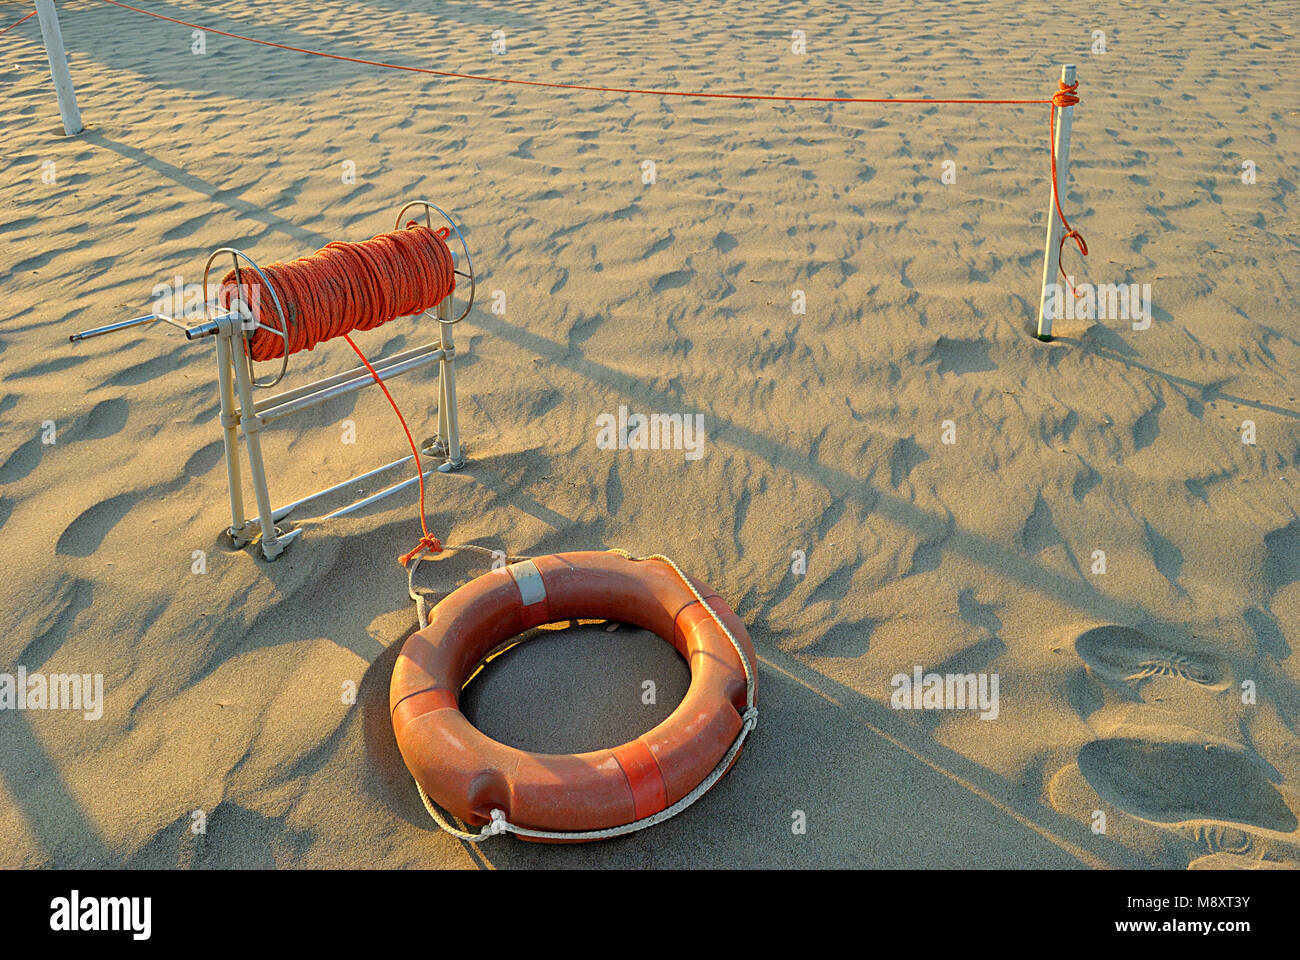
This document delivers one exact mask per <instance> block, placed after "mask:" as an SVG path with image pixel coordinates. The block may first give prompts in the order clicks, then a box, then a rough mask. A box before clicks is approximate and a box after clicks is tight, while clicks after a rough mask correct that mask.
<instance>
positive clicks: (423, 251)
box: [217, 221, 456, 566]
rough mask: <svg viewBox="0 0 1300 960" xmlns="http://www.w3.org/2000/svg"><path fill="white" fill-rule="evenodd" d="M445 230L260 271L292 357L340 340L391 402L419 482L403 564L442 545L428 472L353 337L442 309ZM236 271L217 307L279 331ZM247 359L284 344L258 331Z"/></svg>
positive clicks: (412, 230) (423, 230) (413, 231)
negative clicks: (432, 515) (430, 517)
mask: <svg viewBox="0 0 1300 960" xmlns="http://www.w3.org/2000/svg"><path fill="white" fill-rule="evenodd" d="M449 232H450V231H449V230H448V229H447V228H446V227H443V228H441V229H439V230H436V231H435V230H430V229H429V228H428V227H426V226H422V225H420V224H417V223H415V222H414V221H411V222H409V223H408V224H407V225H406V229H405V230H395V231H393V232H392V233H381V234H379V236H377V237H373V238H372V239H370V240H363V241H361V242H360V243H342V242H336V243H330V244H327V245H326V246H325V247H324V248H323V249H321V250H318V251H317V252H316V253H313V254H311V255H310V256H307V257H300V258H299V259H297V260H293V261H290V262H289V263H273V264H270V265H269V266H266V267H263V268H262V271H263V272H264V273H265V274H266V276H267V278H268V279H269V280H270V281H271V284H272V286H274V288H275V292H276V294H277V295H278V297H279V301H280V305H281V307H283V308H284V312H285V314H287V316H288V320H289V329H288V338H289V352H290V353H297V352H298V351H299V350H310V349H312V348H313V347H315V346H316V344H318V343H321V342H323V341H325V340H330V339H333V338H334V337H342V338H343V339H344V340H346V341H347V342H348V346H350V347H351V348H352V349H353V350H354V351H356V354H357V356H358V357H360V358H361V362H362V363H363V364H365V367H366V369H367V370H369V371H370V375H371V376H372V377H373V378H374V380H375V383H377V384H379V389H380V390H382V391H383V392H384V396H385V397H387V398H388V404H389V406H391V407H392V408H393V413H395V414H397V419H398V421H399V422H400V423H401V424H402V430H403V432H404V433H405V434H406V442H407V443H408V444H410V447H411V454H412V456H413V457H414V459H415V470H416V476H417V478H418V480H419V483H420V530H421V532H422V534H423V536H421V538H420V542H419V543H418V544H417V545H416V546H415V548H414V549H413V550H411V551H410V552H409V553H407V554H405V555H403V556H402V557H401V558H399V559H400V560H401V563H402V565H403V566H406V564H407V563H409V562H410V560H411V558H412V557H414V556H415V555H416V554H417V553H419V552H420V551H421V550H426V549H427V550H431V551H433V552H434V553H438V552H439V551H441V550H442V543H441V541H439V540H438V538H437V537H435V536H434V535H433V534H431V533H430V532H429V525H428V523H427V521H426V520H425V511H424V467H423V465H422V464H421V463H420V451H419V449H418V447H417V446H416V443H415V438H414V437H412V436H411V428H410V427H408V426H407V425H406V418H405V417H403V416H402V411H401V410H399V409H398V407H397V403H396V401H394V400H393V396H392V394H390V393H389V392H388V387H387V385H386V384H385V383H384V381H383V380H382V379H381V378H380V376H379V374H378V373H377V372H376V371H375V368H374V367H372V366H371V365H370V361H369V360H367V359H366V356H365V354H363V353H362V352H361V348H360V347H358V346H357V345H356V343H354V342H353V340H352V337H351V336H349V334H350V333H351V332H352V331H353V330H372V329H374V328H375V327H378V326H380V325H381V324H384V323H387V322H388V321H389V320H392V319H394V318H396V317H405V316H410V315H412V314H416V313H421V312H423V311H424V310H428V309H429V308H430V307H434V306H437V305H438V304H439V303H441V302H442V301H443V300H444V299H445V298H446V297H448V296H449V295H450V294H451V292H452V291H453V290H454V289H455V288H456V274H455V270H454V260H453V259H452V254H451V250H450V249H449V248H448V247H447V243H446V237H447V235H448V233H449ZM238 277H239V279H240V280H242V281H243V284H242V287H240V286H237V285H236V274H235V271H234V270H231V271H230V272H229V273H228V274H226V277H225V279H224V280H223V281H222V284H221V290H220V291H219V293H218V295H217V296H218V301H219V302H220V304H221V306H222V307H223V308H225V309H227V310H228V309H230V303H231V300H232V299H233V298H234V296H235V295H236V294H239V297H240V299H242V300H243V301H244V303H246V304H249V305H251V306H252V307H253V308H254V309H255V316H257V318H258V320H259V321H260V322H261V323H263V324H265V325H266V326H269V327H273V328H274V330H282V329H284V326H283V323H282V320H281V318H280V316H279V315H278V312H277V310H276V309H275V300H274V299H273V298H272V297H271V295H270V292H269V291H267V290H266V289H265V286H264V284H263V283H262V279H261V277H259V276H258V275H257V272H256V271H254V270H251V269H249V270H241V271H239V274H238ZM247 344H248V353H249V356H250V357H252V359H254V360H273V359H277V358H279V357H282V356H284V340H283V339H282V338H281V337H280V335H279V334H278V333H276V332H274V331H273V330H266V329H262V328H258V329H257V330H255V331H253V333H252V334H251V335H250V336H249V337H248V339H247Z"/></svg>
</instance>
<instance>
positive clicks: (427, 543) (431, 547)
mask: <svg viewBox="0 0 1300 960" xmlns="http://www.w3.org/2000/svg"><path fill="white" fill-rule="evenodd" d="M421 513H423V511H421ZM421 550H428V551H429V552H430V553H442V541H441V540H439V539H438V538H437V537H435V536H434V535H433V534H431V533H429V532H428V531H425V534H424V536H422V537H421V538H420V542H419V543H417V544H416V545H415V549H414V550H412V551H411V552H410V553H404V554H402V555H401V556H400V557H398V558H397V560H398V562H399V563H400V564H401V565H402V566H404V567H405V566H406V565H407V564H409V563H410V562H411V561H412V560H414V559H415V555H416V554H417V553H419V552H420V551H421Z"/></svg>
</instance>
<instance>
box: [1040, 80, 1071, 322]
mask: <svg viewBox="0 0 1300 960" xmlns="http://www.w3.org/2000/svg"><path fill="white" fill-rule="evenodd" d="M1061 82H1062V83H1064V84H1066V85H1069V84H1072V83H1074V64H1072V63H1067V64H1066V65H1065V66H1063V67H1061ZM1052 109H1053V110H1055V111H1056V143H1055V144H1054V145H1053V147H1054V149H1055V150H1056V196H1057V197H1059V198H1060V200H1061V202H1062V203H1064V202H1065V191H1066V187H1067V186H1068V183H1069V179H1070V174H1069V171H1070V127H1071V126H1072V125H1073V124H1074V107H1072V106H1070V107H1052ZM1061 230H1062V227H1061V218H1060V217H1059V216H1058V215H1057V213H1056V201H1055V200H1054V199H1053V198H1052V197H1051V196H1049V197H1048V198H1047V247H1046V248H1045V249H1044V251H1043V290H1042V294H1041V295H1040V296H1039V298H1038V339H1039V340H1051V339H1052V317H1051V313H1050V312H1049V311H1048V299H1049V298H1048V295H1047V293H1048V290H1049V289H1050V285H1051V284H1054V283H1056V278H1057V275H1058V272H1059V271H1060V268H1061ZM1050 299H1051V301H1052V303H1053V304H1055V305H1056V306H1058V307H1059V306H1061V305H1062V304H1063V303H1064V300H1063V299H1062V298H1061V297H1051V298H1050Z"/></svg>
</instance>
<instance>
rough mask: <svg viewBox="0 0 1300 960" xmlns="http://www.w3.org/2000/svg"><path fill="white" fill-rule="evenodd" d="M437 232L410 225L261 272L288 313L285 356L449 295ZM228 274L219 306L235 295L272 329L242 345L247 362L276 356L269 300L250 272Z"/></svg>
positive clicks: (448, 271) (448, 267)
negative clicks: (246, 347)
mask: <svg viewBox="0 0 1300 960" xmlns="http://www.w3.org/2000/svg"><path fill="white" fill-rule="evenodd" d="M449 232H450V231H449V230H448V229H447V228H446V227H443V228H441V229H440V230H436V231H435V230H431V229H429V228H428V227H426V226H423V225H420V224H417V223H415V222H414V221H412V222H411V223H409V224H408V225H407V227H406V229H404V230H394V231H393V232H391V233H381V234H379V236H377V237H374V238H372V239H370V240H362V241H360V242H358V243H347V242H335V243H330V244H327V245H326V246H325V247H324V248H323V249H321V250H318V251H316V252H315V253H313V254H311V255H310V256H306V257H299V258H298V259H297V260H291V261H289V262H288V263H273V264H270V265H269V266H266V267H263V268H262V270H263V272H264V273H265V274H266V275H267V277H268V278H269V279H270V281H271V284H272V285H273V286H274V287H275V292H276V293H277V294H278V295H279V300H280V303H281V305H282V306H283V307H284V311H285V313H286V314H288V318H287V319H288V339H289V352H290V353H297V352H298V351H299V350H311V349H312V348H314V347H315V346H316V344H318V343H321V342H322V341H325V340H331V339H333V338H335V337H341V336H344V335H346V334H348V333H351V332H352V331H353V330H373V329H374V328H375V327H378V326H381V325H382V324H385V323H387V322H388V321H389V320H392V319H394V318H396V317H406V316H411V315H413V314H417V313H421V312H423V311H425V310H428V309H429V308H430V307H434V306H436V305H437V304H439V303H440V302H442V300H443V299H445V298H446V297H447V296H448V295H450V294H451V292H452V291H453V290H454V289H455V288H456V274H455V273H454V269H453V260H452V255H451V250H450V249H449V248H448V246H447V242H446V237H447V235H448V233H449ZM239 279H240V280H242V281H243V283H242V288H240V287H237V286H236V276H235V271H234V270H231V271H230V272H229V273H227V274H226V276H225V279H224V280H223V281H222V284H221V292H220V294H219V299H220V302H221V306H222V307H224V308H225V309H227V310H229V309H230V304H231V300H232V299H233V298H234V297H235V296H236V294H238V296H239V297H240V299H242V300H243V301H244V303H245V304H247V305H249V306H250V308H252V309H253V310H254V317H255V319H257V320H258V321H259V322H260V323H261V324H263V325H265V326H269V327H273V328H274V329H273V330H267V329H262V328H260V327H259V328H258V329H257V330H255V331H253V332H252V335H251V336H250V337H249V338H248V351H249V356H251V357H252V358H253V359H254V360H274V359H278V358H279V357H282V356H284V339H283V338H282V337H281V336H280V335H279V333H277V332H276V331H279V330H282V329H283V323H282V319H281V317H280V316H278V313H277V311H276V309H275V301H274V299H273V298H272V297H271V296H270V294H269V292H268V291H267V290H265V289H263V284H262V280H261V278H260V277H259V276H258V275H257V272H256V271H253V270H241V271H240V272H239Z"/></svg>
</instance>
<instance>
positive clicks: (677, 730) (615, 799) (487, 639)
mask: <svg viewBox="0 0 1300 960" xmlns="http://www.w3.org/2000/svg"><path fill="white" fill-rule="evenodd" d="M683 576H684V575H682V576H679V575H678V572H677V571H676V569H675V567H673V566H670V565H669V564H667V563H659V562H654V561H653V560H646V561H635V560H631V559H628V558H625V557H622V556H618V555H616V554H614V553H604V552H596V551H591V552H580V553H561V554H555V555H552V556H546V557H538V558H536V559H533V560H527V561H524V562H522V563H515V564H512V565H511V566H508V567H504V568H502V569H499V570H494V571H492V572H491V573H488V574H486V575H484V576H481V577H479V578H477V579H475V580H472V581H470V582H469V583H467V584H465V585H464V586H462V587H461V588H459V589H458V590H456V591H454V592H453V593H451V594H450V595H448V596H447V597H446V598H445V599H443V600H442V601H441V602H440V603H439V604H438V605H437V606H436V607H434V609H433V612H432V614H431V615H430V617H429V624H428V626H427V627H425V628H424V629H422V630H420V631H418V632H417V633H415V634H413V635H412V636H411V637H410V638H409V639H408V640H407V641H406V644H405V645H404V646H403V648H402V651H401V654H400V655H399V656H398V658H397V663H396V665H395V666H394V668H393V679H392V685H391V687H390V690H389V705H390V708H391V710H392V720H393V732H394V733H395V734H396V736H397V744H398V747H399V749H400V750H401V752H402V758H403V759H404V760H405V762H406V766H407V768H408V769H409V770H410V771H411V774H412V775H413V776H414V777H415V780H416V782H417V783H418V784H419V785H420V787H421V789H422V790H423V791H424V792H425V793H427V794H428V796H429V797H432V798H433V800H434V801H436V802H437V803H438V804H439V805H440V806H441V807H443V808H444V809H445V810H448V811H450V812H451V813H453V814H455V815H456V816H457V817H460V818H461V819H462V820H464V821H465V822H467V823H469V824H473V825H476V826H477V825H482V824H487V823H489V822H490V821H491V820H493V819H502V820H505V821H508V822H509V823H510V824H514V825H518V826H520V827H523V828H525V831H527V830H532V831H542V832H549V831H557V832H558V831H563V832H582V831H598V830H604V829H607V828H614V827H620V826H623V825H626V824H630V823H633V822H634V821H640V820H643V819H645V818H647V817H652V816H653V815H654V814H656V813H659V812H661V811H664V810H665V809H667V808H668V807H670V806H672V805H673V804H676V803H677V802H678V801H680V800H682V799H683V798H684V797H686V796H687V794H689V793H691V792H692V791H693V790H695V789H696V788H697V787H698V786H700V785H702V783H703V781H705V779H706V778H707V777H709V775H710V774H711V773H712V772H713V771H714V769H715V767H718V766H719V764H720V763H721V762H722V761H723V759H724V758H726V756H727V754H728V752H729V751H731V750H733V748H734V749H735V750H736V752H738V750H739V747H738V746H737V744H738V743H739V741H738V739H737V738H738V736H739V735H740V734H741V732H742V727H745V728H746V729H748V728H750V727H752V724H753V722H754V721H753V720H750V721H749V722H748V724H746V720H745V719H744V718H745V716H755V717H756V711H754V709H753V692H754V691H753V689H752V688H753V684H754V681H755V676H754V673H753V670H752V666H751V665H752V664H753V663H754V661H755V656H754V648H753V645H752V643H751V642H750V639H749V634H748V633H747V632H746V631H745V627H744V624H743V623H741V621H740V618H739V617H737V616H736V614H735V613H734V612H733V611H732V610H731V608H730V607H729V606H727V604H726V603H725V602H724V601H723V600H722V599H721V598H720V597H719V596H718V595H717V594H716V593H713V592H712V591H711V590H709V588H708V587H706V586H704V585H703V584H701V583H700V582H699V581H696V580H694V579H693V578H692V580H691V583H692V584H693V585H694V589H695V592H696V593H698V595H699V596H700V598H702V600H703V601H704V603H707V604H708V607H709V608H710V609H711V610H712V613H711V612H710V610H709V609H705V608H704V606H703V605H702V603H701V601H700V600H697V599H696V596H695V593H693V592H692V590H691V588H690V587H688V586H687V584H686V583H685V582H684V580H683V578H682V577H683ZM715 615H716V617H717V619H718V620H720V621H721V622H722V623H724V624H726V627H727V630H729V631H730V633H731V635H732V637H734V638H735V640H736V642H737V643H738V644H739V645H740V646H741V647H742V648H743V650H744V651H745V654H746V660H745V661H743V662H742V659H741V657H740V656H739V655H738V652H737V649H736V647H735V646H733V644H732V640H731V639H729V638H728V637H727V635H726V632H725V631H723V630H722V629H721V628H720V627H719V625H718V622H717V621H715V619H714V616H715ZM583 618H603V619H609V620H614V621H618V622H620V623H629V624H634V625H636V626H638V627H642V628H644V629H647V630H651V631H653V632H654V633H656V634H658V635H659V636H661V637H663V638H664V639H666V640H669V641H670V642H671V643H672V644H673V646H674V647H675V648H676V649H677V651H678V652H679V653H680V654H681V655H682V656H683V657H684V658H685V659H686V661H687V663H689V665H690V669H691V682H690V687H689V688H688V689H687V691H686V696H685V697H684V698H683V699H682V702H681V703H680V704H679V705H678V706H677V708H676V709H675V710H674V711H673V712H672V714H671V715H670V716H669V717H668V718H667V719H666V720H664V721H663V722H662V723H660V724H659V725H658V726H656V727H654V728H653V729H651V730H649V731H648V732H646V733H644V734H642V735H641V736H639V737H637V738H636V739H635V740H632V741H630V742H629V743H625V744H622V745H621V746H617V747H614V748H612V749H605V750H595V751H592V752H590V753H579V754H563V755H562V754H538V753H529V752H527V751H524V750H518V749H515V748H513V747H509V746H506V745H505V744H502V743H498V742H497V741H495V740H492V739H490V738H489V737H487V736H486V735H485V734H483V733H481V732H480V731H479V730H477V729H475V727H474V726H473V725H472V724H471V723H470V722H469V720H467V719H466V718H465V716H464V715H463V714H462V713H461V712H460V709H459V698H460V691H461V688H462V687H463V686H464V684H465V683H466V682H467V680H468V678H469V677H470V676H471V675H472V673H473V671H474V669H475V667H477V666H478V664H479V663H481V662H482V661H483V659H484V658H485V657H486V656H487V655H488V654H489V653H490V652H492V650H493V649H495V648H497V647H499V646H500V645H501V644H502V643H503V642H504V641H506V640H508V639H509V638H511V637H513V636H516V635H518V634H519V633H522V632H523V631H525V630H527V629H529V628H530V627H535V626H538V625H540V624H544V623H554V622H560V621H565V620H576V619H583ZM747 676H748V679H747ZM731 762H732V763H734V762H735V757H734V756H733V757H732V758H731ZM512 829H513V828H512ZM516 832H518V831H516ZM521 835H522V836H524V838H525V839H533V838H530V837H528V836H527V833H526V832H524V833H522V834H521ZM548 839H549V838H548ZM577 839H590V838H584V837H578V838H577Z"/></svg>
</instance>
